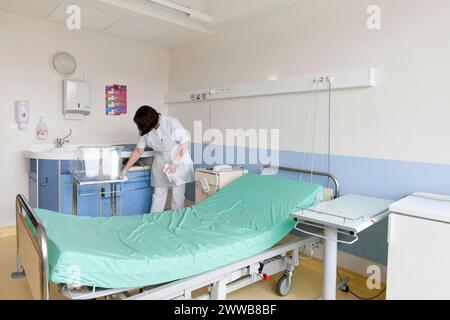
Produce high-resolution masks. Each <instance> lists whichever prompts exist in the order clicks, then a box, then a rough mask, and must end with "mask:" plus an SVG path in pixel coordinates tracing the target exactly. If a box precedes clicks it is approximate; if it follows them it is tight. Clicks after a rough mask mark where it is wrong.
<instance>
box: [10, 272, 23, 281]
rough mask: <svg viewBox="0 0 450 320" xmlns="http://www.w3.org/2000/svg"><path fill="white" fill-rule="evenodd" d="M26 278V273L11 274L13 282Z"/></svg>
mask: <svg viewBox="0 0 450 320" xmlns="http://www.w3.org/2000/svg"><path fill="white" fill-rule="evenodd" d="M25 277H26V275H25V271H22V272H13V273H11V279H13V280H18V279H22V278H25Z"/></svg>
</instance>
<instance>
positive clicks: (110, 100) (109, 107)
mask: <svg viewBox="0 0 450 320" xmlns="http://www.w3.org/2000/svg"><path fill="white" fill-rule="evenodd" d="M124 114H127V86H123V85H118V84H114V85H111V86H106V115H108V116H121V115H124Z"/></svg>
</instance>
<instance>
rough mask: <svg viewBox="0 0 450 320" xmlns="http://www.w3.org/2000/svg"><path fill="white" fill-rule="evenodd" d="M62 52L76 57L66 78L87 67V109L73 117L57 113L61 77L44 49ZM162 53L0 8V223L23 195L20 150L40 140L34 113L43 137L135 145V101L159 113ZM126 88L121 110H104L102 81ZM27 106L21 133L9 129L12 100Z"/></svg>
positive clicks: (164, 71)
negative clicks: (114, 113) (41, 121)
mask: <svg viewBox="0 0 450 320" xmlns="http://www.w3.org/2000/svg"><path fill="white" fill-rule="evenodd" d="M56 50H67V51H68V52H70V53H72V54H73V55H74V56H75V57H76V59H77V61H78V71H77V73H76V75H74V77H73V78H75V79H80V80H82V79H83V77H84V73H88V76H89V82H90V84H91V104H92V115H91V116H89V117H88V118H87V119H86V120H84V121H80V122H73V121H65V120H64V118H63V114H62V79H61V78H60V77H59V76H57V75H56V74H54V73H53V72H52V71H51V70H50V67H49V58H50V55H51V54H52V53H53V52H54V51H56ZM168 74H169V53H168V51H166V50H163V49H159V48H155V47H152V46H149V45H145V44H140V43H136V42H132V41H127V40H122V39H119V38H114V37H109V36H104V35H100V34H97V33H93V32H89V31H68V30H66V29H65V27H64V26H60V25H57V24H53V23H49V22H45V21H39V20H33V19H29V18H25V17H20V16H16V15H12V14H9V13H4V12H0V108H1V110H0V146H1V158H0V168H1V173H0V176H1V178H2V179H1V180H2V183H1V187H0V188H1V192H0V227H2V226H8V225H14V224H15V220H14V219H15V218H14V198H15V195H16V194H17V193H19V192H20V193H25V194H26V193H27V190H28V187H27V184H28V181H27V170H28V165H27V161H26V160H25V158H24V154H23V153H24V150H26V149H27V148H28V147H29V146H30V145H32V144H36V143H41V141H38V140H37V139H36V138H35V128H36V125H37V122H38V118H39V116H40V115H43V116H44V117H45V120H46V122H47V125H48V127H49V135H50V137H49V140H48V141H44V142H43V143H54V140H55V139H56V138H57V137H61V136H63V135H65V133H66V132H67V130H68V129H69V128H72V129H73V136H72V138H71V142H73V143H101V142H105V143H107V142H115V143H135V142H136V140H137V130H136V128H135V125H134V124H133V122H132V119H133V115H134V112H135V111H136V109H137V107H139V106H140V105H143V104H150V105H153V106H154V107H156V108H157V109H159V110H161V111H162V112H166V110H167V107H166V106H165V104H164V99H163V95H164V93H165V92H167V90H168ZM116 83H117V84H125V85H127V86H128V96H129V97H128V115H126V116H123V117H111V116H105V93H104V90H105V85H108V84H116ZM21 99H25V100H28V101H29V102H30V104H31V123H30V124H29V127H28V130H27V131H19V130H17V129H16V126H15V120H14V101H15V100H21Z"/></svg>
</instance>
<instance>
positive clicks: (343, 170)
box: [187, 144, 450, 265]
mask: <svg viewBox="0 0 450 320" xmlns="http://www.w3.org/2000/svg"><path fill="white" fill-rule="evenodd" d="M205 147H206V145H203V146H199V145H197V148H195V145H194V144H193V145H192V146H191V150H192V154H193V156H194V158H195V156H196V154H195V152H196V151H197V152H198V151H199V150H204V148H205ZM217 148H219V149H220V148H222V150H221V152H223V153H224V155H226V154H227V153H229V152H232V151H234V154H235V155H236V154H237V152H238V151H241V152H244V151H245V154H246V159H248V154H249V152H250V151H252V152H257V150H256V149H249V148H247V149H245V150H244V149H242V148H241V149H238V148H237V147H228V146H217ZM264 152H265V151H264ZM197 156H198V155H197ZM304 159H305V160H304ZM313 161H314V162H313ZM302 163H305V166H304V167H305V168H304V169H311V166H312V164H313V163H314V169H316V170H322V171H326V170H327V156H326V155H323V154H314V156H313V154H310V153H302V152H293V151H280V165H281V166H287V167H294V168H301V167H302ZM219 164H222V163H219ZM227 164H232V165H242V166H243V167H245V168H247V169H249V170H250V171H251V172H256V171H257V170H258V169H259V168H260V167H261V164H258V165H247V164H246V163H238V161H237V160H236V157H235V159H234V161H233V162H232V163H227ZM205 165H213V164H205V163H204V162H203V163H200V164H198V163H197V164H196V167H202V166H203V167H204V166H205ZM331 173H332V174H334V175H335V176H336V177H337V178H338V179H339V181H340V182H341V187H342V189H341V193H342V195H345V194H348V193H355V194H360V195H366V196H373V197H380V198H385V199H390V200H399V199H401V198H403V197H405V196H406V195H409V194H411V193H413V192H416V191H422V192H430V193H438V194H450V165H442V164H431V163H420V162H410V161H398V160H385V159H373V158H363V157H350V156H338V155H333V156H331ZM284 175H285V176H288V177H291V178H299V177H298V176H293V175H288V174H284ZM303 179H304V181H309V177H308V176H306V177H305V176H304V177H303ZM314 181H315V182H317V183H325V182H326V180H323V181H319V180H317V179H315V180H314ZM187 196H188V198H189V199H192V200H193V199H194V198H195V192H194V190H193V187H192V185H191V186H190V187H189V188H188V193H187ZM387 247H388V246H387V219H385V220H384V221H382V222H381V223H379V224H378V225H376V226H374V227H373V228H370V229H368V230H366V231H365V232H363V233H362V234H361V235H360V241H358V242H357V243H356V244H354V245H352V246H341V247H340V250H342V251H345V252H348V253H350V254H353V255H356V256H359V257H361V258H365V259H369V260H372V261H375V262H377V263H380V264H384V265H386V264H387Z"/></svg>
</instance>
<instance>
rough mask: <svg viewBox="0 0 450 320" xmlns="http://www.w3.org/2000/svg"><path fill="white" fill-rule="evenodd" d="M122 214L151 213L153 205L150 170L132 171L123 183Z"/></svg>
mask: <svg viewBox="0 0 450 320" xmlns="http://www.w3.org/2000/svg"><path fill="white" fill-rule="evenodd" d="M121 191H122V214H123V215H124V216H130V215H136V214H143V213H149V212H150V209H151V206H152V188H151V175H150V172H132V173H129V174H128V182H126V183H124V184H122V190H121Z"/></svg>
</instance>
